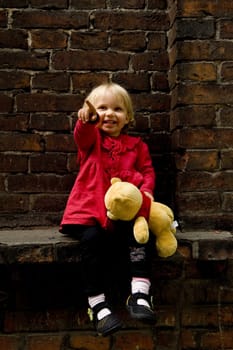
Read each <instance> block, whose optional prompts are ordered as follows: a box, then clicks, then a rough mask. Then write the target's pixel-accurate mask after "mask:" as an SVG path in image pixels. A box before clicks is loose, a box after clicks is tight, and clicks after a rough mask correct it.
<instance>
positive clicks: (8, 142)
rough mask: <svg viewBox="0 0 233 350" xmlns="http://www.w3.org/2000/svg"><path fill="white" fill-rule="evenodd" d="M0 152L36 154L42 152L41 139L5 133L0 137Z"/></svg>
mask: <svg viewBox="0 0 233 350" xmlns="http://www.w3.org/2000/svg"><path fill="white" fill-rule="evenodd" d="M1 141H2V143H1V144H0V151H16V152H19V151H24V152H28V151H29V152H30V151H33V152H38V151H42V150H43V145H42V144H41V137H40V136H39V135H36V134H23V133H22V134H14V135H12V133H5V134H3V135H1Z"/></svg>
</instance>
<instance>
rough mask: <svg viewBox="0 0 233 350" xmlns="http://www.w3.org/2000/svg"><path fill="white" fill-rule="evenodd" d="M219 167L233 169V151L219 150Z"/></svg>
mask: <svg viewBox="0 0 233 350" xmlns="http://www.w3.org/2000/svg"><path fill="white" fill-rule="evenodd" d="M221 168H222V169H233V151H232V150H226V151H225V150H222V152H221Z"/></svg>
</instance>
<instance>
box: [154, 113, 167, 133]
mask: <svg viewBox="0 0 233 350" xmlns="http://www.w3.org/2000/svg"><path fill="white" fill-rule="evenodd" d="M150 125H151V128H152V130H158V131H159V130H160V131H161V130H162V131H163V132H164V131H166V130H167V131H168V130H169V114H167V113H157V114H150Z"/></svg>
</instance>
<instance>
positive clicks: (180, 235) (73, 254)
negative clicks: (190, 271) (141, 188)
mask: <svg viewBox="0 0 233 350" xmlns="http://www.w3.org/2000/svg"><path fill="white" fill-rule="evenodd" d="M177 239H178V250H177V253H176V254H175V255H174V256H173V257H172V258H174V259H175V258H180V257H182V258H184V259H198V260H227V259H233V234H232V233H231V232H227V231H187V232H177ZM78 249H79V242H78V241H76V240H73V239H72V238H70V237H67V236H65V235H62V234H61V233H59V231H58V228H57V227H52V228H37V229H27V230H21V229H20V230H0V264H26V263H41V264H42V263H74V262H79V261H80V257H79V254H78Z"/></svg>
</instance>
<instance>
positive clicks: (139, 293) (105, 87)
mask: <svg viewBox="0 0 233 350" xmlns="http://www.w3.org/2000/svg"><path fill="white" fill-rule="evenodd" d="M133 120H134V115H133V107H132V102H131V98H130V96H129V94H128V92H127V91H126V90H125V89H124V88H123V87H121V86H120V85H118V84H115V83H106V84H102V85H100V86H98V87H96V88H94V89H93V90H92V91H91V93H90V94H89V95H88V96H87V98H86V100H85V102H84V105H83V107H82V108H81V109H80V110H79V111H78V121H77V123H76V126H75V129H74V139H75V142H76V144H77V148H78V161H79V165H80V169H79V173H78V176H77V179H76V181H75V183H74V186H73V188H72V190H71V193H70V196H69V198H68V201H67V205H66V209H65V212H64V215H63V218H62V222H61V228H60V231H61V232H62V233H64V234H68V235H72V236H73V237H76V238H77V239H78V240H79V241H80V250H81V260H82V264H83V265H82V268H83V274H84V277H85V291H86V293H87V297H88V303H89V306H90V309H91V310H92V314H93V319H94V324H95V327H96V330H97V332H98V333H99V334H101V335H104V336H105V335H107V334H110V333H112V332H114V331H116V330H118V329H119V328H120V327H121V325H122V324H121V321H120V320H119V319H118V317H117V316H116V315H115V314H114V312H113V310H112V308H111V306H110V305H109V304H108V302H107V300H106V299H107V298H106V288H105V282H106V278H105V272H106V271H107V270H108V269H109V267H110V263H109V260H108V258H109V257H110V256H111V254H112V253H114V252H116V246H115V245H114V244H113V241H111V237H114V232H115V237H117V239H119V240H121V246H122V244H124V245H125V247H126V248H127V249H128V260H129V263H130V272H131V278H132V279H131V294H130V296H129V298H128V300H127V302H126V307H127V309H128V311H129V313H130V315H131V317H133V318H136V319H139V320H142V321H146V322H155V313H154V311H153V310H152V305H151V303H150V297H149V292H150V285H151V283H150V279H149V278H150V276H149V275H150V272H149V271H150V259H149V258H150V255H151V254H150V253H149V252H150V249H149V248H150V243H147V244H145V245H142V244H138V243H137V242H136V241H135V239H134V237H133V230H132V223H130V222H128V223H126V222H116V223H115V224H114V223H113V224H112V225H111V229H109V225H108V223H109V222H108V219H107V216H106V208H105V205H104V196H105V193H106V191H107V189H108V188H109V186H110V185H111V183H110V180H111V178H112V177H119V178H120V179H121V180H122V181H128V182H131V183H133V184H134V185H136V186H137V187H138V188H139V189H140V190H142V191H144V193H145V194H146V195H147V196H149V197H150V198H151V199H153V191H154V185H155V172H154V169H153V167H152V162H151V157H150V154H149V151H148V147H147V145H146V144H145V143H144V142H143V141H142V139H141V138H140V137H134V136H129V135H127V134H126V129H127V126H128V124H129V123H130V122H132V121H133ZM122 237H123V239H122ZM115 242H116V239H115ZM125 247H122V250H123V249H125ZM118 259H119V254H118Z"/></svg>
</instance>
